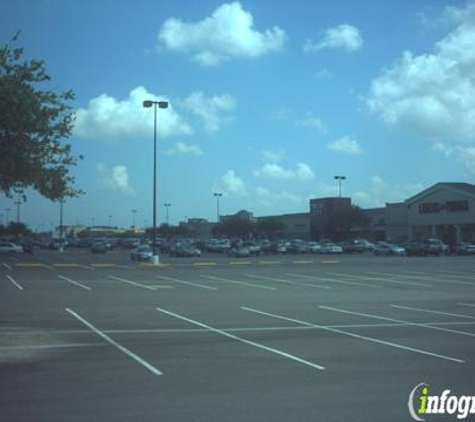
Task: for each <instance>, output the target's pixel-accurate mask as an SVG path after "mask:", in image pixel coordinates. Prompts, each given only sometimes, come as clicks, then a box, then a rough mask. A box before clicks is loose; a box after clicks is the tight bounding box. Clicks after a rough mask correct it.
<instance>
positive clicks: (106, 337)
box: [66, 308, 162, 375]
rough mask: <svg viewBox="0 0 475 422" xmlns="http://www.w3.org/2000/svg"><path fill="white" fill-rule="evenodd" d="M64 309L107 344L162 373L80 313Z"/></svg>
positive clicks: (158, 373) (150, 368) (146, 366)
mask: <svg viewBox="0 0 475 422" xmlns="http://www.w3.org/2000/svg"><path fill="white" fill-rule="evenodd" d="M66 311H67V312H69V313H70V314H71V315H72V316H73V317H74V318H76V319H77V320H79V321H80V322H82V323H83V324H84V325H85V326H86V327H88V328H89V329H91V330H92V331H93V332H94V333H96V334H97V335H98V336H100V337H101V338H103V339H104V340H105V341H107V342H108V343H109V344H111V345H112V346H114V347H115V348H116V349H118V350H120V351H121V352H122V353H125V354H126V355H127V356H129V357H131V358H132V359H133V360H135V361H136V362H138V363H140V364H141V365H142V366H144V367H145V368H147V369H148V370H149V371H150V372H152V373H153V374H155V375H162V372H160V371H159V370H158V369H157V368H155V367H154V366H153V365H151V364H150V363H148V362H147V361H146V360H144V359H142V358H141V357H140V356H138V355H136V354H135V353H133V352H131V351H130V350H129V349H127V348H126V347H124V346H122V345H121V344H119V343H117V342H116V341H115V340H113V339H111V338H110V337H109V336H108V335H107V334H104V333H103V332H102V331H101V330H99V329H97V328H96V327H95V326H94V325H92V324H91V323H90V322H88V321H86V320H85V319H84V318H83V317H82V316H81V315H79V314H78V313H76V312H74V311H72V310H71V309H69V308H66Z"/></svg>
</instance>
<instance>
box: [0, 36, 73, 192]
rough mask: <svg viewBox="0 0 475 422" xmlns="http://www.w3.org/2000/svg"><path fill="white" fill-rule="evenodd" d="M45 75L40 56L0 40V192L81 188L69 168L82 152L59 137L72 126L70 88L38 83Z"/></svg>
mask: <svg viewBox="0 0 475 422" xmlns="http://www.w3.org/2000/svg"><path fill="white" fill-rule="evenodd" d="M17 38H18V34H17V35H16V36H15V37H14V38H13V43H15V42H16V41H17ZM13 43H12V44H13ZM49 80H50V76H49V75H48V74H47V73H46V71H45V64H44V62H43V61H41V60H26V59H24V58H23V48H12V47H11V46H10V45H4V46H0V158H1V159H0V192H1V193H4V194H5V195H6V196H8V197H11V196H12V194H13V193H14V192H21V191H23V189H25V188H32V189H34V190H36V191H38V192H39V193H40V194H41V195H43V196H45V197H46V198H49V199H51V200H53V201H54V200H59V199H61V198H64V197H74V196H78V195H79V194H81V193H82V192H81V191H79V190H77V189H74V188H73V184H74V177H73V176H71V175H70V173H69V169H70V168H71V167H72V166H75V165H76V163H77V160H78V159H81V158H82V157H81V156H79V157H74V156H73V155H72V154H71V146H70V145H69V144H66V143H64V142H63V139H64V138H67V137H69V136H70V134H71V130H72V128H73V123H74V113H73V112H72V109H71V106H70V105H69V104H68V102H69V101H72V100H73V99H74V94H73V92H72V91H66V92H63V93H59V94H57V93H54V92H52V91H49V90H40V89H38V86H39V85H40V84H41V83H45V82H47V81H49Z"/></svg>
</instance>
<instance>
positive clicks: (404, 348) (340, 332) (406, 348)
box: [241, 306, 465, 363]
mask: <svg viewBox="0 0 475 422" xmlns="http://www.w3.org/2000/svg"><path fill="white" fill-rule="evenodd" d="M241 309H243V310H245V311H249V312H254V313H257V314H261V315H266V316H269V317H273V318H278V319H282V320H285V321H290V322H295V323H297V324H302V325H306V326H308V327H315V328H320V329H322V330H326V331H330V332H333V333H338V334H344V335H346V336H350V337H354V338H357V339H360V340H366V341H369V342H372V343H378V344H383V345H385V346H390V347H395V348H397V349H402V350H407V351H409V352H414V353H419V354H423V355H427V356H432V357H436V358H439V359H445V360H449V361H452V362H457V363H465V362H464V361H463V360H461V359H456V358H452V357H450V356H444V355H439V354H437V353H432V352H427V351H425V350H421V349H414V348H413V347H407V346H403V345H401V344H398V343H393V342H390V341H384V340H379V339H376V338H373V337H368V336H362V335H359V334H355V333H350V332H348V331H343V330H339V329H336V328H329V327H325V326H322V325H318V324H313V323H310V322H307V321H301V320H298V319H294V318H287V317H284V316H282V315H277V314H271V313H269V312H263V311H258V310H257V309H252V308H247V307H245V306H242V307H241Z"/></svg>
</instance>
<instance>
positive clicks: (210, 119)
mask: <svg viewBox="0 0 475 422" xmlns="http://www.w3.org/2000/svg"><path fill="white" fill-rule="evenodd" d="M183 105H184V107H185V108H186V109H188V110H190V111H191V112H192V113H194V114H195V115H197V116H198V117H199V118H200V119H201V120H202V121H203V123H204V127H205V129H206V130H207V131H208V132H216V131H218V130H219V129H220V127H221V125H222V124H223V121H224V118H223V117H222V113H223V112H225V111H230V110H233V109H234V108H235V107H236V100H235V99H234V98H233V97H232V96H231V95H229V94H224V95H215V96H212V97H206V96H205V95H204V94H203V93H202V92H200V91H197V92H193V93H192V94H190V95H189V96H188V97H187V98H186V99H185V100H184V101H183Z"/></svg>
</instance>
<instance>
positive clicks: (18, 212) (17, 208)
mask: <svg viewBox="0 0 475 422" xmlns="http://www.w3.org/2000/svg"><path fill="white" fill-rule="evenodd" d="M14 204H15V205H16V223H17V224H20V207H21V194H20V192H18V199H17V201H16V202H14Z"/></svg>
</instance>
